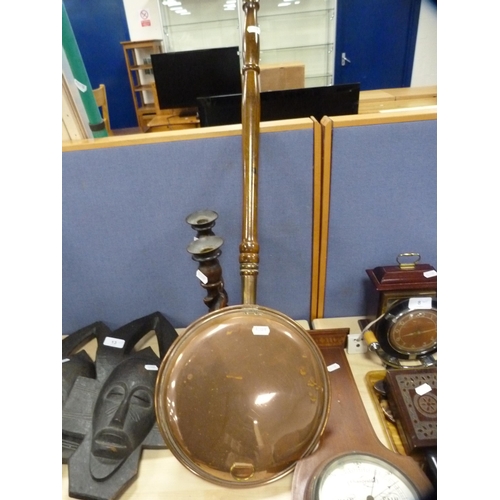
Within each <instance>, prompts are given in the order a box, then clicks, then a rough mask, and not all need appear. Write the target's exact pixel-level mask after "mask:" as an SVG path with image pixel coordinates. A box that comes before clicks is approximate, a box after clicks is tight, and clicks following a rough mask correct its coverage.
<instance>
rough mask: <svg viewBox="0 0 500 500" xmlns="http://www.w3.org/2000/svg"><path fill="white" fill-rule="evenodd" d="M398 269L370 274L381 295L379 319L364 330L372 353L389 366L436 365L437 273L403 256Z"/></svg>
mask: <svg viewBox="0 0 500 500" xmlns="http://www.w3.org/2000/svg"><path fill="white" fill-rule="evenodd" d="M396 260H397V262H398V265H397V266H383V267H376V268H375V269H368V270H367V271H366V272H367V273H368V276H369V277H370V279H371V281H372V283H373V284H374V286H375V288H376V290H377V291H378V292H379V293H380V297H379V304H378V314H377V319H376V320H375V321H373V322H372V323H370V324H369V325H367V326H366V327H365V328H364V329H363V334H364V339H365V341H366V343H367V345H368V348H369V349H370V350H371V351H375V352H377V354H378V355H379V356H380V357H381V359H382V360H383V361H384V363H386V364H387V365H388V366H391V367H394V368H408V367H409V366H418V365H422V366H433V365H435V364H436V357H435V356H434V354H435V353H436V352H437V272H436V270H435V269H434V268H433V267H432V266H430V265H429V264H418V261H419V260H420V255H419V254H416V253H402V254H399V255H398V257H397V259H396Z"/></svg>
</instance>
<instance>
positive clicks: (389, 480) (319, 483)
mask: <svg viewBox="0 0 500 500" xmlns="http://www.w3.org/2000/svg"><path fill="white" fill-rule="evenodd" d="M312 488H313V496H312V497H313V498H314V500H346V499H349V500H419V499H421V496H420V495H419V493H418V492H417V489H416V488H415V486H414V485H413V483H412V482H411V481H410V480H409V479H408V477H407V476H406V475H405V474H403V473H402V472H401V471H400V470H399V469H398V468H396V467H395V466H394V465H392V464H390V463H389V462H386V461H385V460H382V459H381V458H377V457H375V456H372V455H369V454H366V453H348V454H346V455H343V456H341V457H338V458H336V459H334V460H332V461H331V462H329V463H328V464H327V465H326V466H325V467H324V468H323V470H322V471H321V473H320V474H319V475H318V477H317V479H316V481H315V482H314V483H313V484H312Z"/></svg>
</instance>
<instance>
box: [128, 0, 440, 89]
mask: <svg viewBox="0 0 500 500" xmlns="http://www.w3.org/2000/svg"><path fill="white" fill-rule="evenodd" d="M200 1H202V0H200ZM159 2H160V0H123V5H124V7H125V15H126V17H127V24H128V29H129V33H130V40H132V41H140V40H151V39H163V38H164V35H163V28H162V20H161V14H160V8H159ZM142 10H146V11H147V12H148V15H149V17H148V19H149V21H150V26H145V25H144V24H148V23H147V22H146V23H144V19H142V18H141V11H142ZM146 21H147V20H146ZM427 85H437V8H436V2H434V1H432V0H422V5H421V8H420V19H419V28H418V33H417V41H416V47H415V59H414V64H413V73H412V81H411V86H412V87H421V86H427Z"/></svg>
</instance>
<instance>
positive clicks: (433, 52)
mask: <svg viewBox="0 0 500 500" xmlns="http://www.w3.org/2000/svg"><path fill="white" fill-rule="evenodd" d="M427 85H437V7H436V2H432V1H431V0H422V5H421V7H420V19H419V25H418V33H417V44H416V46H415V59H414V61H413V74H412V79H411V86H412V87H425V86H427Z"/></svg>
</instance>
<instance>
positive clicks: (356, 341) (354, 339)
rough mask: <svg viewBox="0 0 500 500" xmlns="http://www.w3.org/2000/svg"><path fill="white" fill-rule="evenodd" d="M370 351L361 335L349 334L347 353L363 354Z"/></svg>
mask: <svg viewBox="0 0 500 500" xmlns="http://www.w3.org/2000/svg"><path fill="white" fill-rule="evenodd" d="M367 351H368V346H367V345H366V342H365V341H364V339H363V337H362V336H361V333H349V334H348V335H347V353H348V354H363V353H365V352H367Z"/></svg>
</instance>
